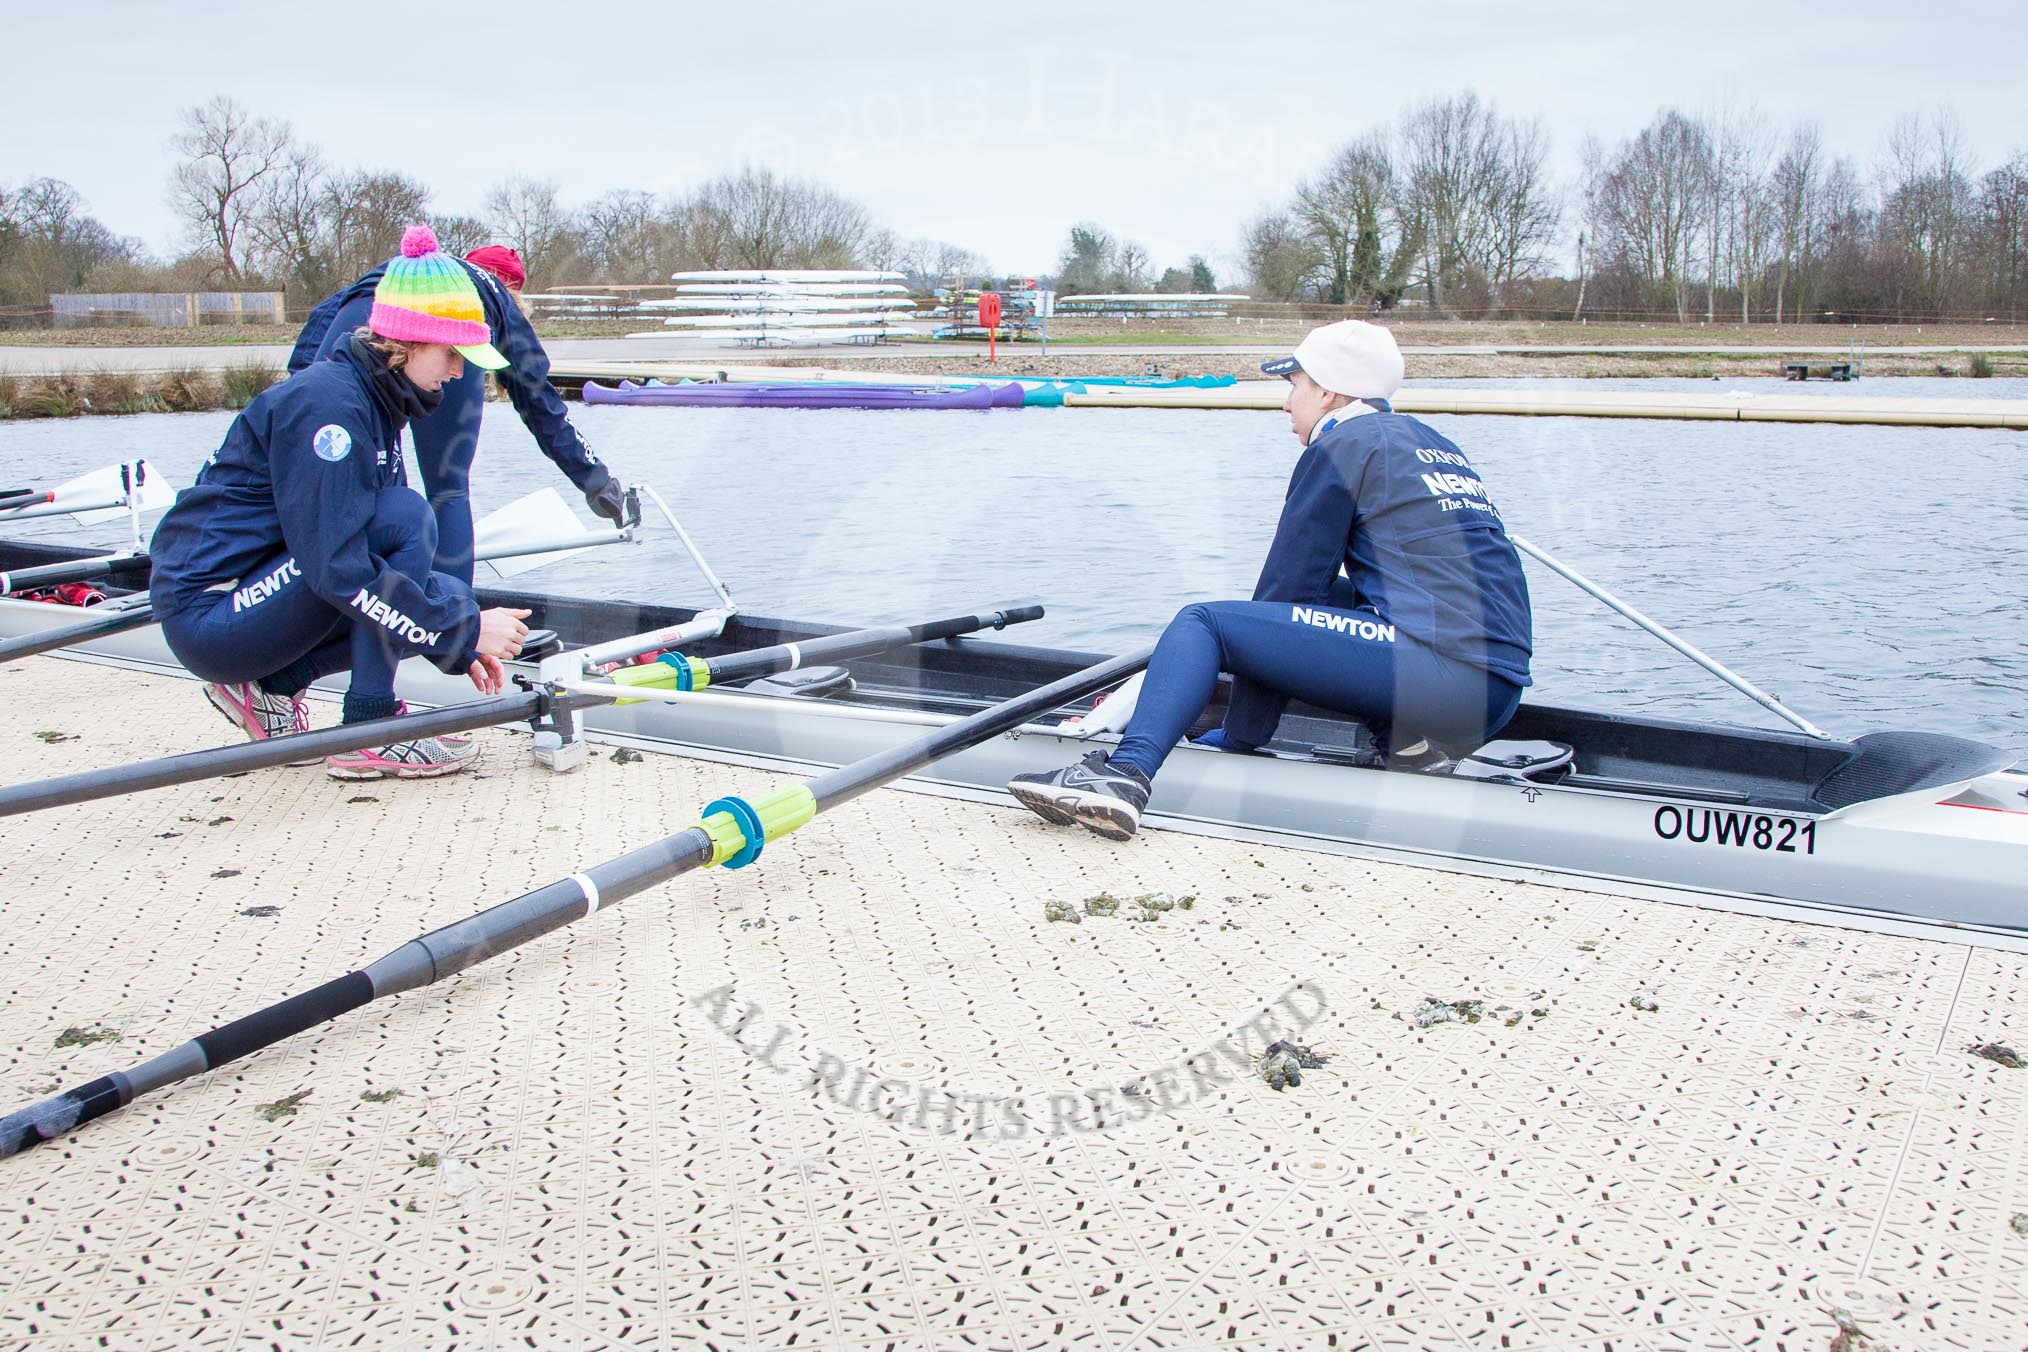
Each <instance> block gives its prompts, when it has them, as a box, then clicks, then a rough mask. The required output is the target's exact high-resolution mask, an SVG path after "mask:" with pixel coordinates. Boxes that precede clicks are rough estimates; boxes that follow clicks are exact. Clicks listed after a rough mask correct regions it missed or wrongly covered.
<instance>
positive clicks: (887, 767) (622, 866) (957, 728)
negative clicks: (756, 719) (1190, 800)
mask: <svg viewBox="0 0 2028 1352" xmlns="http://www.w3.org/2000/svg"><path fill="white" fill-rule="evenodd" d="M1147 658H1148V654H1147V652H1146V651H1144V652H1140V653H1136V654H1133V655H1131V656H1128V657H1119V658H1114V659H1112V660H1110V661H1107V662H1101V663H1099V664H1098V665H1097V666H1094V667H1089V668H1087V669H1086V670H1084V671H1081V672H1079V673H1077V674H1076V675H1073V676H1069V677H1066V678H1064V679H1063V680H1060V681H1057V682H1055V683H1053V684H1051V685H1048V686H1044V687H1042V688H1041V689H1039V690H1035V691H1031V692H1030V693H1028V694H1026V695H1021V696H1018V697H1016V698H1014V699H1011V700H1008V701H1007V702H1005V703H1003V704H999V705H995V706H994V707H993V708H990V709H985V710H982V711H980V712H979V713H976V714H973V715H971V716H970V717H968V718H964V719H960V720H959V721H958V722H956V723H953V724H950V725H948V726H946V727H942V728H938V729H937V730H936V731H934V732H932V733H930V734H928V735H927V736H924V737H920V738H917V739H916V740H915V741H913V742H910V743H908V744H907V745H904V746H900V747H896V748H894V749H893V750H891V751H883V752H880V753H879V754H877V755H874V756H869V757H867V758H865V759H864V760H861V761H858V762H855V763H854V764H852V765H848V766H845V767H844V768H842V769H839V770H835V771H832V772H831V773H830V774H827V775H824V776H822V777H821V778H820V779H819V780H817V781H814V782H812V783H811V784H810V785H809V786H808V788H809V790H810V792H811V793H812V795H813V796H815V797H816V798H817V802H818V806H819V809H820V810H821V808H822V807H823V806H825V805H828V804H834V803H841V802H844V801H846V800H848V799H851V798H855V797H857V796H859V795H860V794H862V793H865V792H866V791H868V790H869V789H873V788H877V787H878V786H879V785H881V784H884V783H888V782H890V781H892V780H895V779H899V778H901V777H902V776H903V775H905V774H907V773H908V772H909V771H910V770H912V769H919V768H921V767H922V766H924V765H927V764H928V763H930V762H931V761H933V760H935V759H937V758H938V757H939V756H944V755H949V754H951V753H952V752H955V751H960V750H963V749H964V748H965V747H968V746H972V745H975V744H977V743H979V742H983V741H985V740H986V739H987V738H989V737H993V736H997V735H998V734H1000V733H1002V732H1006V731H1008V730H1009V729H1011V728H1015V727H1018V726H1020V725H1021V724H1022V723H1025V722H1027V721H1028V720H1029V719H1031V718H1033V717H1034V716H1035V715H1036V714H1038V713H1042V712H1044V711H1046V710H1047V709H1050V708H1054V707H1056V706H1057V705H1059V704H1062V703H1066V702H1068V701H1071V700H1074V699H1078V698H1081V697H1082V696H1084V695H1087V694H1090V693H1091V692H1093V691H1095V690H1099V689H1103V688H1104V687H1105V686H1107V685H1110V684H1112V683H1113V682H1115V681H1117V680H1119V679H1121V677H1123V676H1125V675H1128V674H1130V673H1132V672H1133V671H1135V670H1137V669H1139V668H1140V667H1141V666H1142V665H1144V664H1145V663H1146V661H1147ZM820 784H821V785H822V786H823V788H822V790H821V792H820V791H819V785H820ZM716 849H717V843H716V842H714V840H713V838H712V836H711V834H710V832H709V831H707V830H706V829H705V827H704V826H702V825H699V826H693V827H689V828H688V829H686V830H682V831H678V832H676V833H675V834H673V835H669V836H665V837H663V838H662V839H661V840H658V841H655V842H654V843H652V844H650V845H645V846H643V847H641V848H640V849H637V850H633V851H630V852H629V853H627V854H623V855H621V856H619V857H618V858H616V859H610V860H607V861H606V862H605V863H602V864H596V865H594V866H592V867H591V868H588V869H586V870H584V871H583V872H582V873H575V874H572V875H571V876H570V877H569V878H565V879H561V880H559V881H557V882H553V883H549V884H547V885H546V886H543V887H539V888H537V889H535V890H534V891H533V892H528V893H525V894H523V895H522V896H519V897H516V898H514V899H513V900H511V901H505V902H502V903H500V904H499V905H497V906H494V907H491V908H490V909H488V910H485V911H481V912H480V913H479V914H477V915H475V916H471V917H469V918H467V919H464V920H460V921H456V922H454V923H453V924H450V925H446V926H444V927H443V928H442V929H438V930H433V931H431V932H430V933H428V934H425V935H422V936H420V937H419V938H415V939H411V940H409V941H408V942H407V943H405V944H403V945H402V946H401V947H400V948H397V949H396V950H394V952H392V953H389V954H388V955H387V956H386V957H384V958H381V959H379V960H378V961H376V962H372V963H369V964H367V965H366V966H365V967H364V968H362V969H360V970H359V971H356V972H349V973H347V974H346V975H344V976H342V977H339V978H338V979H337V980H335V981H327V982H325V983H324V984H323V985H321V986H317V987H315V988H313V989H311V990H308V991H305V992H303V993H302V994H300V995H295V996H291V997H290V998H289V999H287V1000H283V1001H281V1002H280V1003H279V1004H275V1005H271V1006H269V1007H268V1008H267V1009H264V1010H260V1011H259V1012H257V1013H254V1014H249V1015H247V1016H246V1017H245V1018H241V1019H236V1020H234V1021H233V1022H231V1023H228V1024H225V1025H224V1026H222V1027H220V1028H215V1029H213V1030H212V1031H210V1032H208V1033H204V1034H201V1035H200V1036H198V1037H196V1038H194V1039H192V1040H191V1041H189V1042H186V1043H184V1044H183V1045H182V1046H181V1047H178V1048H177V1049H175V1050H174V1051H171V1052H168V1053H165V1054H164V1055H162V1056H158V1057H156V1058H155V1059H154V1060H152V1061H148V1062H146V1063H144V1064H142V1065H140V1066H137V1067H136V1068H135V1069H133V1070H131V1071H125V1072H116V1073H114V1074H112V1075H107V1076H103V1077H101V1078H99V1079H97V1080H93V1081H91V1082H90V1083H88V1084H83V1085H80V1086H78V1087H77V1088H75V1089H69V1090H65V1091H64V1092H62V1093H60V1094H57V1095H55V1096H54V1097H51V1098H48V1099H44V1100H43V1101H42V1102H40V1103H36V1104H32V1105H30V1106H29V1107H26V1108H22V1109H20V1110H19V1111H16V1112H14V1113H11V1114H9V1115H8V1116H6V1117H4V1118H0V1156H6V1155H13V1154H17V1153H19V1152H20V1151H23V1150H26V1149H28V1148H30V1147H31V1146H35V1145H39V1144H41V1143H42V1142H43V1141H46V1140H50V1139H52V1138H54V1137H57V1136H61V1135H63V1134H65V1133H67V1132H70V1131H72V1130H74V1129H76V1128H77V1127H79V1126H81V1125H82V1124H84V1123H86V1122H89V1121H91V1120H93V1119H94V1118H98V1117H103V1116H105V1115H106V1114H107V1113H110V1112H113V1111H115V1110H117V1109H119V1108H121V1107H123V1106H125V1105H126V1104H128V1103H130V1102H132V1101H133V1099H134V1098H135V1096H136V1095H139V1094H143V1093H147V1092H148V1091H150V1090H154V1089H159V1088H162V1087H164V1086H166V1085H170V1084H174V1083H176V1082H177V1081H179V1080H185V1079H189V1078H190V1077H191V1076H194V1075H201V1074H203V1073H204V1072H206V1071H208V1070H215V1069H217V1068H218V1067H219V1066H222V1065H224V1064H226V1063H227V1062H228V1061H233V1060H237V1059H239V1058H240V1057H243V1056H247V1055H250V1054H251V1053H253V1052H256V1051H259V1050H260V1049H262V1048H263V1047H270V1046H273V1045H274V1044H275V1043H277V1042H280V1041H282V1040H283V1039H285V1038H289V1037H293V1036H294V1035H295V1034H297V1033H301V1032H305V1031H307V1030H308V1029H311V1028H314V1027H316V1026H317V1025H319V1024H321V1023H325V1022H327V1021H329V1020H331V1019H335V1018H337V1017H338V1016H339V1015H341V1014H345V1013H349V1012H350V1011H352V1010H354V1009H358V1008H359V1007H360V1006H362V1005H365V1004H368V1003H370V1002H371V1001H373V1000H376V999H379V998H380V997H382V996H386V995H394V994H397V993H399V992H402V991H407V990H413V989H415V988H417V987H420V986H426V985H428V984H430V983H431V982H433V981H437V980H440V979H441V978H443V977H446V976H449V975H451V974H452V973H454V972H462V971H464V970H465V969H466V968H468V967H472V966H475V965H477V964H478V963H481V962H484V961H485V960H486V959H487V958H490V957H492V956H494V955H495V954H499V953H504V952H506V951H508V950H509V949H512V948H517V947H519V946H520V945H522V944H525V943H527V942H529V941H530V940H531V939H535V938H538V937H540V936H542V935H544V934H548V933H549V932H550V931H552V930H556V929H560V928H562V927H563V926H565V925H568V924H569V923H570V922H571V921H573V920H577V919H581V918H582V917H584V916H587V915H591V914H592V913H594V912H596V911H599V910H602V909H604V908H606V907H609V906H613V905H617V904H618V903H619V902H621V901H624V900H625V899H626V898H628V897H630V896H633V895H634V894H636V893H638V892H641V891H645V890H646V889H648V888H650V887H653V886H655V885H656V884H658V883H661V882H666V881H667V880H668V879H670V878H673V877H676V876H678V875H680V874H683V873H688V872H690V871H691V870H692V869H696V868H700V867H703V866H704V865H705V864H707V863H708V862H710V860H711V859H712V857H713V854H714V852H715V851H716Z"/></svg>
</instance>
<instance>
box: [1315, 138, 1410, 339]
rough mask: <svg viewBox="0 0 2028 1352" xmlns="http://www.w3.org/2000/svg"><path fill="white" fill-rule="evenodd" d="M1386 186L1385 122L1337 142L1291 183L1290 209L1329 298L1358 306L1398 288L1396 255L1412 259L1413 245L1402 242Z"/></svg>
mask: <svg viewBox="0 0 2028 1352" xmlns="http://www.w3.org/2000/svg"><path fill="white" fill-rule="evenodd" d="M1394 191H1395V175H1394V146H1393V141H1392V138H1391V137H1390V136H1389V134H1388V132H1387V131H1386V129H1385V128H1380V129H1376V130H1374V131H1370V132H1368V133H1366V134H1365V135H1364V136H1361V137H1360V138H1358V139H1357V140H1355V141H1352V142H1351V143H1349V144H1347V145H1345V146H1342V147H1340V149H1339V150H1338V152H1337V153H1336V154H1334V155H1333V156H1332V157H1331V161H1330V163H1329V164H1327V165H1325V166H1324V168H1323V169H1322V170H1321V171H1319V172H1318V173H1316V174H1314V175H1312V176H1311V177H1309V178H1306V179H1304V180H1303V181H1302V182H1301V183H1299V184H1297V185H1296V197H1295V202H1294V204H1293V206H1292V207H1291V211H1292V213H1293V214H1294V216H1295V218H1296V220H1298V221H1299V222H1301V223H1302V226H1303V228H1304V230H1306V231H1307V232H1308V233H1309V236H1310V239H1311V241H1312V242H1313V244H1314V245H1315V248H1316V253H1317V254H1318V255H1319V256H1320V257H1321V259H1322V260H1323V268H1324V275H1325V281H1324V287H1325V291H1324V299H1326V300H1328V301H1329V302H1330V303H1331V304H1333V305H1348V304H1355V303H1356V304H1359V305H1362V306H1364V305H1366V304H1369V303H1370V302H1371V301H1373V300H1376V299H1383V298H1385V296H1386V293H1387V292H1389V291H1391V290H1395V289H1397V288H1398V286H1399V282H1400V277H1401V275H1402V274H1405V271H1406V269H1405V267H1402V266H1398V260H1400V261H1406V260H1410V259H1412V258H1413V254H1414V249H1413V248H1412V247H1411V248H1409V249H1403V248H1402V244H1403V239H1402V233H1403V232H1402V224H1401V213H1400V212H1399V211H1398V210H1397V204H1396V202H1395V196H1394ZM1390 283H1392V284H1393V285H1390Z"/></svg>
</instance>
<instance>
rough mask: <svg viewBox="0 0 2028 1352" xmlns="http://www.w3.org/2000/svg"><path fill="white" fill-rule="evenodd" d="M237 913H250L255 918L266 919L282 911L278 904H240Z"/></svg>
mask: <svg viewBox="0 0 2028 1352" xmlns="http://www.w3.org/2000/svg"><path fill="white" fill-rule="evenodd" d="M239 913H240V914H241V915H250V916H252V917H253V918H254V919H256V920H267V919H270V918H272V917H274V916H278V915H280V914H281V913H282V908H281V907H279V906H266V905H263V906H242V907H240V911H239Z"/></svg>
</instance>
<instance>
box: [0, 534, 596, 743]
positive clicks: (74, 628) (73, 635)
mask: <svg viewBox="0 0 2028 1352" xmlns="http://www.w3.org/2000/svg"><path fill="white" fill-rule="evenodd" d="M480 524H481V525H484V524H485V523H484V522H481V523H480ZM626 538H628V537H627V536H626V534H625V533H624V532H617V531H585V532H583V533H582V534H581V535H577V536H566V537H564V538H557V537H555V536H553V535H552V536H549V537H547V538H544V539H540V540H532V539H523V538H520V537H518V536H514V535H511V534H501V535H499V536H497V537H495V538H494V539H493V540H491V541H490V542H488V543H487V544H486V545H485V546H483V547H482V548H481V549H479V550H478V551H477V554H476V556H475V557H476V560H477V561H478V562H485V561H486V560H488V559H491V558H494V557H496V556H498V557H503V558H504V557H507V556H509V555H513V556H516V557H519V556H522V555H527V554H538V553H554V552H558V551H562V552H566V553H570V552H575V551H576V550H578V549H581V548H586V547H588V546H589V545H599V544H609V543H612V542H613V541H615V540H623V539H626ZM16 576H20V575H19V574H16ZM146 603H147V597H145V596H142V597H140V598H137V599H131V598H123V599H122V600H121V601H118V602H112V601H109V602H107V603H105V604H104V605H100V606H95V607H93V613H92V618H91V619H89V620H85V621H82V622H81V623H78V624H73V625H66V626H63V627H61V628H56V629H44V630H42V631H41V632H39V633H34V634H22V635H20V636H18V637H16V638H10V639H4V640H0V661H6V660H7V659H8V658H10V657H33V656H35V655H36V654H37V653H46V652H54V651H55V650H56V649H58V648H68V647H70V646H72V645H73V644H78V643H83V642H86V641H87V640H89V639H95V638H105V637H108V636H110V635H113V634H122V633H125V632H127V631H128V630H130V629H139V628H141V627H142V626H143V625H147V624H152V623H153V622H154V617H153V616H152V615H151V614H150V613H149V609H148V606H147V604H146ZM136 607H137V608H136ZM368 745H369V746H374V745H379V744H378V743H368Z"/></svg>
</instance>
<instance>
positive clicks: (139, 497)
mask: <svg viewBox="0 0 2028 1352" xmlns="http://www.w3.org/2000/svg"><path fill="white" fill-rule="evenodd" d="M178 491H180V490H179V489H178V486H177V485H176V484H174V483H172V482H171V481H170V479H169V476H168V475H166V474H164V473H163V472H162V471H161V470H159V469H156V468H155V467H154V466H153V465H150V466H148V477H147V478H145V479H143V480H142V481H141V486H140V488H139V489H137V490H136V491H135V493H134V505H135V506H136V507H138V508H140V510H141V512H142V513H143V514H144V515H145V514H146V513H148V512H166V511H168V510H169V509H170V508H171V507H174V506H175V505H176V494H177V493H178Z"/></svg>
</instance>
